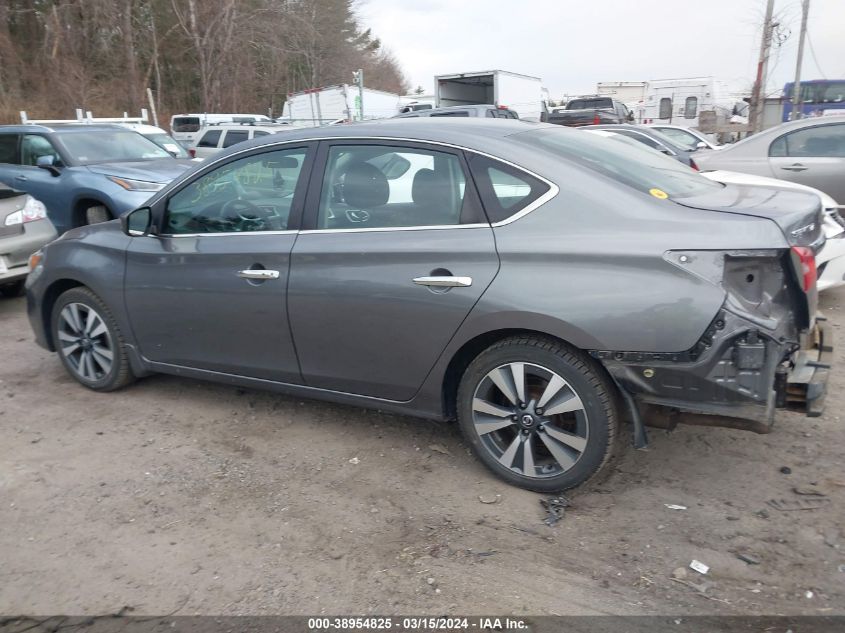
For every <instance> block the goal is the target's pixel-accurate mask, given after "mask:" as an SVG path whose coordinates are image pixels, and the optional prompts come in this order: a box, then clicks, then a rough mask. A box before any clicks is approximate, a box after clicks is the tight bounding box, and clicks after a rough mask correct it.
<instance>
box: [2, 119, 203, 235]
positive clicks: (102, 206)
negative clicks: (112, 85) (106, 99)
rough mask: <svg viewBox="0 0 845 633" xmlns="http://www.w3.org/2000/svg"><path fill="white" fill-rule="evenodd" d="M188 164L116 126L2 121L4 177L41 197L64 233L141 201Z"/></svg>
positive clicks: (6, 183) (125, 209)
mask: <svg viewBox="0 0 845 633" xmlns="http://www.w3.org/2000/svg"><path fill="white" fill-rule="evenodd" d="M191 165H192V163H191V161H190V160H187V159H186V160H180V159H176V158H173V156H171V155H170V154H169V153H168V152H167V150H165V149H164V148H162V147H159V146H158V145H156V144H155V143H154V142H152V141H151V140H149V139H147V138H145V137H144V136H142V135H141V134H138V133H137V132H133V131H132V130H127V129H126V128H124V127H121V126H119V125H61V126H55V127H47V126H44V125H3V126H0V182H2V183H4V184H5V185H7V186H9V187H12V188H13V189H18V190H20V191H25V192H26V193H28V194H30V195H31V196H33V197H34V198H36V199H37V200H40V201H41V202H43V203H44V205H45V206H46V207H47V214H48V215H49V217H50V219H51V220H52V221H53V224H54V225H55V227H56V230H57V231H58V232H59V233H63V232H65V231H67V230H68V229H71V228H73V227H76V226H82V225H84V224H94V223H96V222H104V221H106V220H110V219H112V218H116V217H117V216H119V215H120V214H121V213H123V212H125V211H129V210H131V209H134V208H136V207H138V206H140V205H142V204H144V202H145V201H146V200H147V198H149V197H150V195H152V194H153V193H154V192H156V191H158V190H159V189H161V188H162V187H164V185H165V184H166V183H168V182H170V181H171V180H172V179H173V178H175V177H176V176H178V175H179V174H181V173H182V172H183V171H185V170H186V169H188V168H189V167H190V166H191Z"/></svg>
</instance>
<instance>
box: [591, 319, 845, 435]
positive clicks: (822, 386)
mask: <svg viewBox="0 0 845 633" xmlns="http://www.w3.org/2000/svg"><path fill="white" fill-rule="evenodd" d="M766 325H768V324H766ZM796 339H797V340H796ZM832 352H833V341H832V335H831V331H830V328H829V326H828V325H827V322H826V320H825V319H824V318H823V317H818V318H817V320H816V322H815V324H814V325H813V327H812V328H811V329H810V330H808V331H805V332H804V333H802V334H801V335H800V336H795V335H794V334H793V333H791V332H788V328H784V329H782V328H780V327H775V328H774V329H771V328H767V327H765V326H763V324H761V323H755V322H753V321H749V320H748V319H747V318H745V317H744V316H740V315H737V314H734V313H733V312H731V311H730V310H728V309H723V310H722V311H720V312H719V314H718V315H717V316H716V318H715V319H714V320H713V322H712V324H711V326H710V327H709V328H708V330H707V332H706V333H705V334H704V335H703V336H702V339H701V340H700V341H699V343H698V344H697V345H696V347H695V348H693V349H691V350H689V351H687V352H681V353H677V354H666V353H660V354H653V353H647V352H618V351H593V352H591V354H592V356H593V357H594V358H596V359H598V360H599V361H601V362H602V364H603V365H604V366H605V367H606V368H607V370H608V371H609V373H610V374H611V376H612V377H613V379H614V381H615V382H616V384H617V385H618V386H619V388H620V389H621V390H624V392H626V393H627V394H630V395H631V396H633V401H634V402H635V403H636V405H635V406H638V407H639V408H640V411H634V412H632V414H633V416H634V417H635V418H636V417H638V416H639V415H640V414H641V415H642V419H643V421H644V422H645V424H646V425H654V426H661V427H665V426H673V425H674V424H676V423H678V422H682V423H690V424H701V425H708V426H726V427H732V428H741V429H746V430H750V431H754V432H757V433H768V432H769V431H770V430H771V427H772V424H773V422H774V418H775V411H776V409H778V408H787V409H790V410H797V411H802V412H804V413H806V414H807V415H808V416H818V415H821V413H822V410H823V407H824V398H825V394H826V384H827V379H828V374H829V370H830V359H831V357H832Z"/></svg>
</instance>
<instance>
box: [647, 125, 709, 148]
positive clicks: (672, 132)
mask: <svg viewBox="0 0 845 633" xmlns="http://www.w3.org/2000/svg"><path fill="white" fill-rule="evenodd" d="M658 130H659V133H660V134H663V135H664V136H668V137H669V138H670V139H672V141H673V142H674V143H675V145H680V146H681V147H683V148H684V149H686V150H695V149H698V144H699V143H700V142H701V140H700V139H699V138H698V137H696V136H695V135H694V134H691V133H690V132H687V131H685V130H678V129H675V128H665V127H663V128H657V129H652V134H654V133H655V132H658Z"/></svg>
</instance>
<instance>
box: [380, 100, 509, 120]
mask: <svg viewBox="0 0 845 633" xmlns="http://www.w3.org/2000/svg"><path fill="white" fill-rule="evenodd" d="M491 108H492V109H493V110H497V109H498V110H510V108H505V107H503V108H499V106H496V105H493V104H492V103H473V104H471V105H456V106H445V107H442V108H421V109H419V110H413V111H411V112H403V113H402V114H397V115H396V116H394V117H392V118H394V119H400V118H406V119H413V118H417V117H423V116H429V115H430V114H431V113H432V112H454V111H456V110H489V109H491Z"/></svg>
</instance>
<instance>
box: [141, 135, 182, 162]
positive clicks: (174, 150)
mask: <svg viewBox="0 0 845 633" xmlns="http://www.w3.org/2000/svg"><path fill="white" fill-rule="evenodd" d="M144 136H146V137H147V138H148V139H150V140H151V141H152V142H153V143H155V144H156V145H158V146H159V147H163V148H164V149H166V150H167V151H168V152H169V153H170V154H172V155H173V156H174V157H175V158H188V152H186V151H185V148H184V147H182V146H181V145H179V143H177V142H176V141H175V140H174V139H173V137H171V136H168V135H167V134H161V133H159V134H144Z"/></svg>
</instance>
